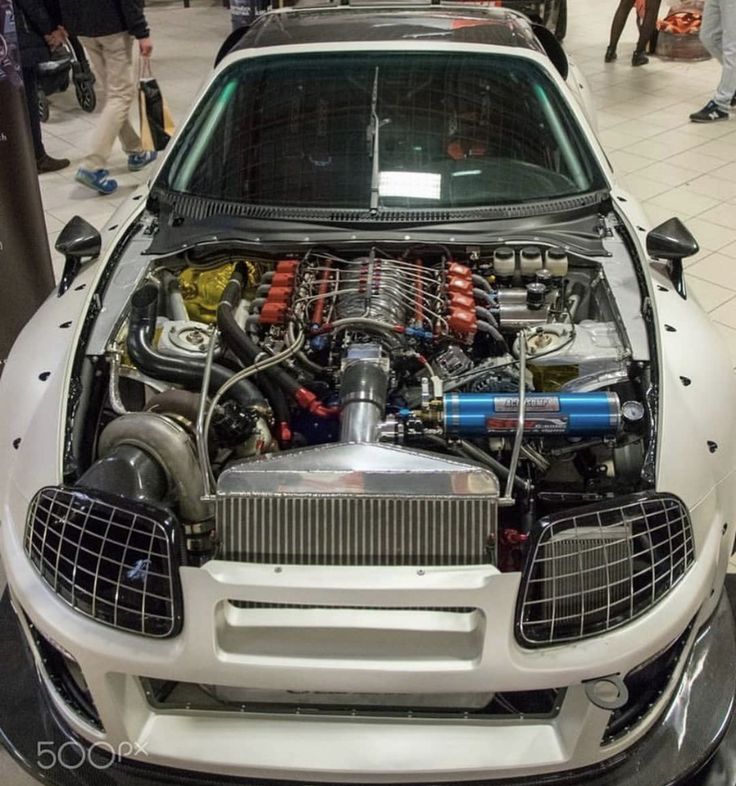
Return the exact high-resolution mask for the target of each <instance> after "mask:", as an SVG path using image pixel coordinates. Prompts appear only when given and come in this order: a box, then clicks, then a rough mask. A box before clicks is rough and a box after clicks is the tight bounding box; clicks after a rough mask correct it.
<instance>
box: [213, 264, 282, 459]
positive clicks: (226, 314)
mask: <svg viewBox="0 0 736 786" xmlns="http://www.w3.org/2000/svg"><path fill="white" fill-rule="evenodd" d="M242 287H243V278H242V274H240V273H237V272H236V273H233V276H232V277H231V279H230V281H229V282H228V284H227V286H226V287H225V289H224V291H223V293H222V297H221V298H220V302H219V304H218V306H217V327H219V328H220V332H221V333H222V336H223V338H224V339H225V342H226V343H227V345H228V346H229V347H230V348H231V349H232V350H233V352H234V353H235V354H236V355H237V357H238V359H239V360H240V361H241V362H242V363H243V365H244V366H246V367H248V366H251V365H253V363H254V362H255V359H256V356H257V355H258V353H259V352H260V350H259V349H258V346H257V345H256V344H255V343H254V342H253V341H252V340H251V339H250V338H249V337H248V336H247V335H246V334H245V333H244V332H243V330H241V328H240V325H239V324H238V323H237V321H236V319H235V315H234V310H235V308H237V304H238V301H239V300H240V295H241V291H242ZM256 379H257V380H258V385H259V387H260V388H261V389H262V390H263V392H264V393H265V395H266V398H267V399H268V401H269V403H270V404H271V409H272V410H273V415H274V419H275V420H276V423H277V429H278V432H279V435H278V439H279V442H281V443H282V444H283V443H284V442H289V441H290V431H289V418H290V412H289V406H288V404H287V403H286V396H285V395H284V391H283V390H282V389H281V387H280V385H279V384H278V381H277V380H276V379H275V377H274V376H273V375H272V374H271V373H270V370H267V371H264V372H262V373H260V374H258V376H257V377H256Z"/></svg>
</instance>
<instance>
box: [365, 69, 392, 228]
mask: <svg viewBox="0 0 736 786" xmlns="http://www.w3.org/2000/svg"><path fill="white" fill-rule="evenodd" d="M379 70H380V69H379V67H378V66H376V72H375V75H374V77H373V92H372V95H371V119H370V122H369V123H368V128H366V140H367V142H368V157H369V158H370V159H372V161H373V168H372V170H371V204H370V211H371V213H377V212H378V197H379V193H378V185H379V181H380V179H381V164H380V161H379V131H380V130H381V126H383V125H386V124H387V123H390V122H391V120H390V119H387V120H381V119H380V118H379V117H378V74H379Z"/></svg>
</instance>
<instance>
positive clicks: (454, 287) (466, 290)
mask: <svg viewBox="0 0 736 786" xmlns="http://www.w3.org/2000/svg"><path fill="white" fill-rule="evenodd" d="M447 289H448V291H449V292H450V295H452V293H453V292H457V293H459V294H461V295H470V296H472V294H473V281H472V279H470V278H463V277H461V276H453V277H451V278H450V281H449V283H448V285H447Z"/></svg>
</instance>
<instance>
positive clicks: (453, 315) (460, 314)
mask: <svg viewBox="0 0 736 786" xmlns="http://www.w3.org/2000/svg"><path fill="white" fill-rule="evenodd" d="M447 324H448V327H449V328H450V330H451V331H452V332H453V333H455V334H456V335H458V336H462V337H463V338H464V339H465V340H466V341H472V340H473V338H474V336H475V333H476V331H477V329H478V320H477V318H476V316H475V310H474V309H467V308H457V307H456V308H452V309H451V310H450V318H449V319H448V320H447Z"/></svg>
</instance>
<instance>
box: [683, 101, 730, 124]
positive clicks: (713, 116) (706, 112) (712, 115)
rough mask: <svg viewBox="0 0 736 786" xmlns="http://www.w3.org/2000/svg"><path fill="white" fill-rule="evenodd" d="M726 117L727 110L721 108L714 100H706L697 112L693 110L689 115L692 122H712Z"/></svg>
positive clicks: (727, 116)
mask: <svg viewBox="0 0 736 786" xmlns="http://www.w3.org/2000/svg"><path fill="white" fill-rule="evenodd" d="M728 118H729V114H728V112H726V110H725V109H721V107H719V106H718V104H716V102H715V101H708V103H707V104H706V105H705V106H704V107H703V108H702V109H701V110H700V111H699V112H693V114H692V115H690V119H691V120H692V121H693V123H713V122H714V121H716V120H728Z"/></svg>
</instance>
